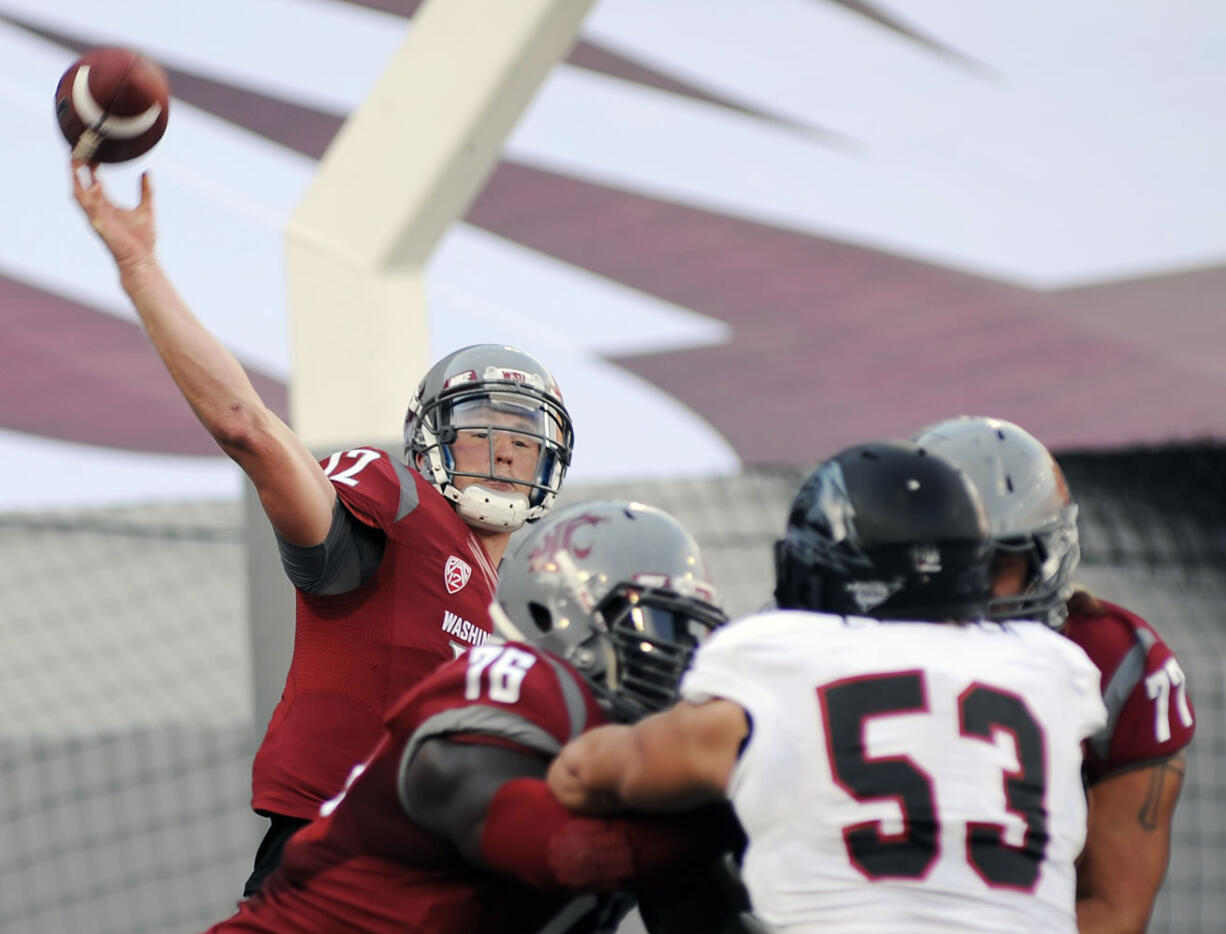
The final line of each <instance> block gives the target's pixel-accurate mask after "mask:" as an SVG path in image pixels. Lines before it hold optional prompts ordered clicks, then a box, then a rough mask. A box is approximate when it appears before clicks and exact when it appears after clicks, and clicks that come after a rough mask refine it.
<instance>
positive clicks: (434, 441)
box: [404, 344, 574, 531]
mask: <svg viewBox="0 0 1226 934" xmlns="http://www.w3.org/2000/svg"><path fill="white" fill-rule="evenodd" d="M460 430H467V431H472V432H484V436H485V437H486V438H487V439H488V440H489V467H488V469H487V470H486V471H484V472H461V471H458V470H457V469H456V463H455V456H454V454H453V453H452V445H453V444H454V443H455V441H456V439H457V437H458V435H457V432H458V431H460ZM496 432H497V433H498V434H505V433H508V432H510V433H513V434H515V435H519V436H523V437H524V438H530V439H531V440H532V441H533V442H535V443H537V444H539V446H540V453H539V454H538V455H537V463H536V469H535V472H534V474H533V478H532V480H531V482H530V483H529V484H528V486H529V487H530V492H529V493H521V492H518V491H510V490H498V489H493V488H491V487H489V486H487V485H484V484H482V483H481V482H480V481H482V480H484V481H496V480H499V481H504V482H505V481H506V480H507V479H509V478H505V477H499V476H498V475H497V474H496V473H495V463H496V461H495V456H494V439H495V437H496ZM573 446H574V428H573V426H572V425H571V420H570V414H569V413H568V412H567V411H566V406H565V405H563V404H562V393H561V391H560V390H559V389H558V384H557V382H556V381H555V380H554V378H553V375H552V374H551V373H550V372H549V370H547V369H546V368H545V367H544V366H543V365H542V364H541V363H540V361H539V360H537V359H536V358H535V357H534V356H532V355H531V354H529V353H525V352H524V351H522V350H516V349H515V348H514V347H507V346H505V345H502V344H476V345H474V346H472V347H464V348H462V349H460V350H457V351H455V352H454V353H451V354H448V355H447V356H446V357H444V358H443V359H442V360H440V361H439V362H438V363H436V364H435V365H434V366H432V367H431V368H430V370H429V372H427V373H426V375H425V376H424V377H423V378H422V381H421V383H420V384H419V385H418V387H417V393H416V394H415V395H414V396H413V399H412V400H411V401H410V402H409V411H408V414H407V415H406V416H405V420H404V458H405V461H406V463H408V464H409V465H410V466H412V467H416V468H417V469H418V470H420V471H421V473H422V474H423V475H424V476H425V477H426V478H427V479H428V480H429V481H430V482H431V483H432V484H433V485H434V488H435V489H437V490H438V491H439V492H440V493H442V494H443V495H444V496H446V497H447V498H448V499H449V500H451V501H452V502H454V503H455V504H456V512H458V513H459V515H460V516H461V518H463V519H464V521H466V522H467V523H469V524H470V525H473V526H477V527H478V528H483V529H490V530H492V531H514V530H515V529H518V528H519V527H520V526H522V525H523V524H524V523H525V522H532V521H535V520H536V519H539V518H540V517H541V516H543V515H545V513H547V512H548V511H549V509H550V507H551V506H552V505H553V501H554V498H555V497H556V496H557V493H558V490H559V488H560V487H561V486H562V478H563V477H564V476H566V468H567V467H568V466H570V457H571V450H572V448H573ZM457 477H474V478H476V479H477V480H478V482H477V483H474V484H471V485H469V486H467V487H465V488H464V489H463V490H461V489H459V488H458V487H457V486H456V484H455V480H456V478H457Z"/></svg>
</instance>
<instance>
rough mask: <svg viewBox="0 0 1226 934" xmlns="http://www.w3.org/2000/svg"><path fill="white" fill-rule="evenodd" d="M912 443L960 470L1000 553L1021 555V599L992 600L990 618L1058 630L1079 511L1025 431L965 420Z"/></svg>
mask: <svg viewBox="0 0 1226 934" xmlns="http://www.w3.org/2000/svg"><path fill="white" fill-rule="evenodd" d="M915 440H916V441H917V442H918V443H919V444H921V445H923V446H924V447H925V448H927V449H928V450H930V451H933V452H934V453H937V454H941V455H944V456H945V457H947V458H949V459H950V460H952V461H953V462H954V463H956V464H957V465H958V466H959V467H961V468H962V469H963V470H965V471H966V472H967V473H968V474H969V475H970V477H971V480H973V481H974V483H975V485H976V486H977V487H978V488H979V495H980V498H981V499H982V500H983V504H984V509H985V510H986V511H987V515H988V523H989V525H990V526H991V531H992V539H993V545H994V547H995V548H996V551H997V553H998V554H1022V555H1025V557H1026V559H1027V565H1028V567H1027V576H1026V580H1025V584H1024V585H1023V589H1022V592H1021V593H1019V594H1017V595H1015V596H1005V597H994V598H993V599H992V601H991V602H990V603H989V605H988V614H989V616H991V617H992V618H993V619H1037V620H1041V621H1042V622H1045V623H1047V624H1048V625H1049V626H1051V627H1053V628H1057V629H1058V628H1059V627H1060V626H1062V625H1064V621H1065V619H1066V618H1067V616H1068V612H1067V609H1066V606H1065V605H1066V602H1067V601H1068V598H1069V597H1070V596H1071V595H1072V592H1073V581H1072V578H1073V574H1074V573H1075V572H1076V570H1077V564H1078V562H1079V561H1080V559H1081V548H1080V546H1079V544H1078V537H1077V504H1076V503H1074V502H1073V499H1072V496H1071V495H1070V493H1069V488H1068V483H1067V482H1066V481H1065V479H1064V473H1063V472H1062V471H1061V470H1060V466H1059V464H1057V463H1056V459H1055V458H1054V457H1052V455H1051V452H1050V451H1048V450H1047V448H1046V447H1044V446H1043V444H1042V443H1041V442H1040V441H1039V440H1038V439H1037V438H1035V437H1034V436H1033V435H1031V434H1030V433H1029V432H1027V431H1025V430H1024V429H1023V428H1021V427H1019V426H1017V425H1015V424H1013V423H1012V422H1007V421H1004V420H1002V419H998V418H987V417H984V416H972V415H963V416H959V417H957V418H951V419H947V420H946V421H943V422H938V423H937V424H935V425H930V426H928V427H927V428H925V429H924V430H923V431H921V432H920V433H919V434H918V435H916V437H915Z"/></svg>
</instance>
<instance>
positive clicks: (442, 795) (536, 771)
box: [400, 737, 549, 867]
mask: <svg viewBox="0 0 1226 934" xmlns="http://www.w3.org/2000/svg"><path fill="white" fill-rule="evenodd" d="M548 764H549V759H548V758H546V757H544V756H539V755H535V754H533V753H531V752H518V751H516V750H513V749H505V748H502V747H499V746H485V745H470V744H465V743H452V742H448V741H447V739H446V737H432V738H430V739H427V740H426V741H425V742H424V743H422V744H421V745H420V746H419V747H417V749H416V754H415V755H413V758H412V761H411V762H408V763H405V764H404V765H403V767H402V770H401V774H400V801H401V804H402V805H403V807H404V809H405V812H406V813H407V814H408V815H409V817H410V818H412V819H413V821H414V822H415V823H417V824H418V825H420V826H421V827H424V828H425V829H426V830H428V831H430V833H432V834H434V835H435V836H437V837H440V838H442V839H443V840H447V841H448V842H450V843H451V844H452V845H453V846H455V848H456V849H457V850H459V851H460V855H461V856H463V857H464V859H465V860H466V861H467V862H468V863H469V864H470V865H473V866H478V867H484V865H485V861H484V859H483V858H482V855H481V833H482V831H483V830H484V828H485V814H486V811H487V809H488V808H489V803H490V799H492V798H493V797H494V794H495V792H497V791H498V789H499V788H501V787H502V786H503V785H504V784H506V783H507V782H509V781H510V780H511V779H513V778H544V777H545V769H546V767H547V766H548Z"/></svg>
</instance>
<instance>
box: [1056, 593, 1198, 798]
mask: <svg viewBox="0 0 1226 934" xmlns="http://www.w3.org/2000/svg"><path fill="white" fill-rule="evenodd" d="M1103 608H1104V611H1105V612H1104V613H1103V614H1102V615H1100V616H1073V617H1070V619H1069V623H1068V627H1067V629H1066V635H1067V636H1068V638H1069V639H1071V640H1072V641H1073V642H1074V643H1076V644H1077V645H1079V646H1081V648H1082V649H1083V650H1084V651H1085V653H1086V654H1087V655H1089V657H1090V659H1091V661H1093V662H1094V664H1095V665H1096V666H1097V667H1098V669H1099V670H1100V672H1101V673H1102V697H1103V703H1104V704H1105V705H1106V708H1107V723H1106V726H1104V727H1103V728H1102V729H1101V730H1099V731H1098V732H1097V733H1096V734H1095V735H1094V736H1093V737H1091V739H1090V742H1089V744H1088V749H1087V751H1086V774H1087V777H1088V778H1089V780H1090V781H1091V782H1096V781H1100V780H1102V779H1103V778H1107V777H1109V776H1110V775H1112V774H1114V773H1116V772H1120V771H1123V770H1125V769H1128V768H1133V767H1136V766H1140V765H1144V764H1146V763H1148V762H1154V761H1158V760H1161V759H1166V758H1169V757H1170V756H1173V755H1175V754H1176V753H1178V752H1179V751H1180V750H1181V749H1183V748H1184V747H1186V746H1187V745H1188V744H1189V743H1190V742H1191V741H1192V736H1193V734H1194V733H1195V731H1196V713H1195V710H1194V708H1193V706H1192V699H1191V696H1190V694H1189V691H1188V684H1187V678H1186V676H1185V675H1184V672H1183V668H1182V667H1181V666H1180V665H1179V661H1178V660H1177V659H1176V658H1175V653H1174V652H1172V651H1171V649H1170V647H1169V646H1168V645H1167V644H1166V643H1165V642H1164V641H1163V640H1162V638H1161V637H1160V636H1159V635H1158V634H1157V632H1155V631H1154V629H1153V627H1152V626H1150V625H1149V623H1147V622H1145V620H1143V619H1141V618H1140V617H1139V616H1137V615H1136V614H1134V613H1130V612H1128V611H1127V610H1125V609H1123V608H1121V607H1117V606H1114V605H1112V604H1109V603H1103Z"/></svg>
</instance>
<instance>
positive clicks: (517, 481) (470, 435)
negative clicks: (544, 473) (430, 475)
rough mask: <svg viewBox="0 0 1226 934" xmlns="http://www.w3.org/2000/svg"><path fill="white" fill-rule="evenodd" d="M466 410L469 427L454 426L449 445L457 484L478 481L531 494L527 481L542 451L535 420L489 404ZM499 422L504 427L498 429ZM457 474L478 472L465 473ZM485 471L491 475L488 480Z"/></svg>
mask: <svg viewBox="0 0 1226 934" xmlns="http://www.w3.org/2000/svg"><path fill="white" fill-rule="evenodd" d="M466 414H467V415H468V418H466V421H468V422H470V424H471V425H472V427H469V428H463V427H459V426H457V431H456V440H455V443H454V444H452V446H451V453H452V456H453V457H454V458H455V473H456V474H457V476H456V477H455V480H454V482H455V485H456V487H457V488H459V489H461V490H463V489H465V488H467V487H469V486H472V485H473V484H474V483H480V484H481V485H482V486H484V487H486V488H487V489H491V490H501V491H503V492H510V491H515V492H518V493H523V494H524V495H525V496H531V494H532V487H531V485H530V484H531V483H532V481H533V480H534V479H535V477H536V469H537V463H538V461H539V460H540V455H541V443H540V441H539V440H537V438H536V437H535V433H536V432H537V430H538V428H537V425H536V420H535V419H534V418H533V417H532V416H530V415H519V414H517V413H515V412H504V411H498V410H496V409H492V408H485V409H484V410H477V411H473V412H471V413H466ZM500 426H501V427H505V428H506V429H507V430H505V431H500V430H499V428H500ZM515 429H518V430H515ZM525 432H531V434H526V433H525ZM460 474H479V475H481V476H475V477H466V476H459V475H460ZM485 475H489V476H490V477H492V478H494V479H488V480H487V479H485Z"/></svg>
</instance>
